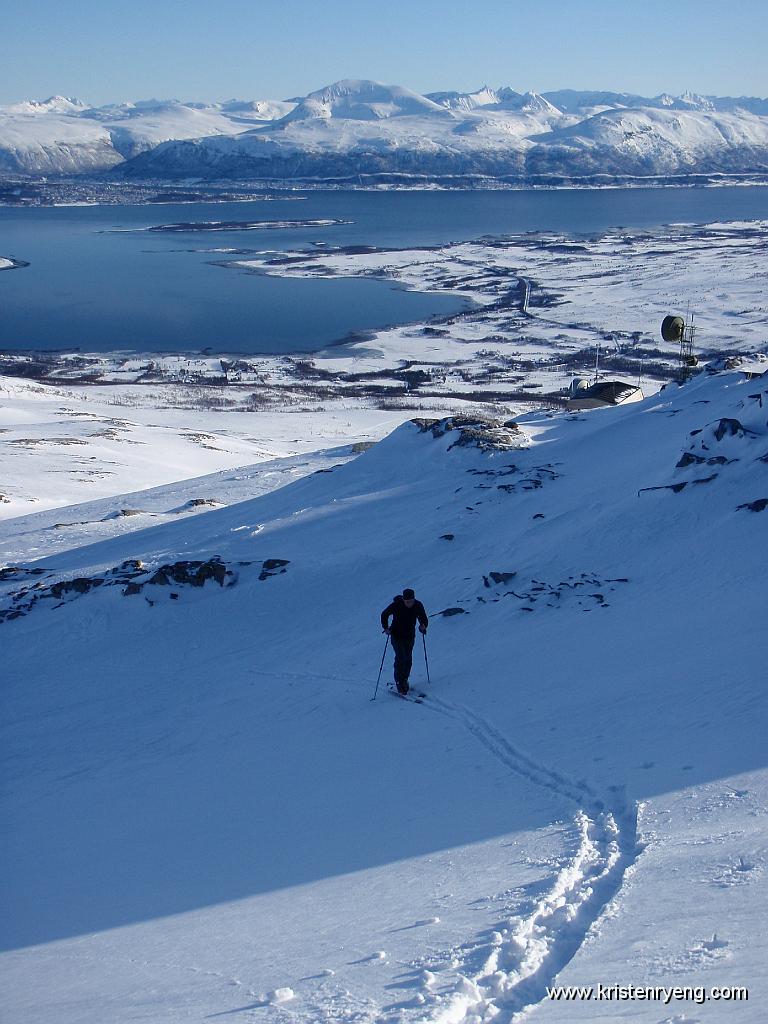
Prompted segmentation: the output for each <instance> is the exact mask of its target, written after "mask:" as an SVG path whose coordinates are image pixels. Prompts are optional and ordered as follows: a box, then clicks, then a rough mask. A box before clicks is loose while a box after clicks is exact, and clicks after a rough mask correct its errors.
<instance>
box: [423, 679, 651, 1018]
mask: <svg viewBox="0 0 768 1024" xmlns="http://www.w3.org/2000/svg"><path fill="white" fill-rule="evenodd" d="M424 706H425V707H427V708H430V709H431V710H433V711H436V712H437V713H439V714H443V715H446V716H447V717H449V718H452V719H454V720H455V721H458V722H459V723H460V724H461V725H463V726H464V727H465V728H466V729H467V730H468V731H469V732H470V733H471V734H472V735H473V736H474V737H475V738H476V739H477V740H478V741H479V742H480V743H481V744H482V745H483V746H484V747H485V748H486V750H487V751H488V752H489V753H490V754H491V755H492V756H493V757H495V758H496V759H497V760H499V761H501V763H502V764H504V765H505V766H506V767H507V768H509V769H510V770H511V771H513V772H514V773H515V774H516V775H519V776H522V777H523V778H526V779H528V780H529V781H530V782H532V783H534V784H535V785H537V786H541V787H543V788H544V789H548V790H550V791H551V792H552V793H555V794H557V795H558V796H561V797H565V798H567V799H568V800H570V801H573V802H575V803H576V804H577V805H578V808H579V809H578V811H577V813H576V815H575V818H574V826H575V831H576V835H577V838H578V847H577V850H576V852H575V854H574V855H573V856H572V857H571V858H570V860H569V861H568V863H567V864H566V865H565V866H564V867H563V868H562V869H561V870H560V872H559V873H558V875H557V877H556V879H555V882H554V885H553V886H552V888H551V890H550V891H549V893H547V894H546V895H545V896H543V897H542V898H541V899H540V900H539V901H538V902H537V904H536V906H535V908H534V910H533V911H532V913H531V914H529V915H528V916H527V917H524V918H511V919H509V921H508V922H507V927H505V928H503V929H501V930H500V931H496V932H493V933H492V934H491V936H490V938H489V939H488V940H487V942H486V943H485V948H484V949H483V950H482V955H483V956H484V961H483V963H482V966H481V968H480V970H479V971H476V972H475V973H473V974H471V975H461V974H460V975H459V980H458V983H456V984H455V986H454V991H453V992H451V993H450V994H448V995H447V996H446V995H440V996H435V997H433V998H434V1005H433V1006H432V1007H431V1008H430V1009H429V1010H428V1011H427V1012H426V1013H425V1012H424V1010H422V1013H421V1015H420V1016H419V1017H418V1018H417V1019H418V1020H419V1021H420V1022H425V1024H426V1022H430V1024H484V1022H486V1021H494V1022H496V1024H500V1022H502V1021H512V1020H519V1019H521V1018H522V1016H523V1015H524V1014H525V1012H526V1011H527V1010H529V1009H531V1008H532V1007H534V1006H536V1005H537V1004H538V1003H540V1002H541V1001H542V1000H543V999H544V998H546V990H547V987H548V986H550V985H552V983H553V982H554V979H555V978H556V977H557V975H558V974H559V973H560V971H561V970H562V969H563V968H564V967H565V966H566V964H567V963H568V962H569V961H570V960H571V959H572V958H573V957H574V956H575V955H576V953H577V952H578V950H579V949H580V948H581V946H582V944H583V943H584V941H585V939H586V938H587V936H588V934H589V933H590V931H591V929H592V927H593V926H594V925H595V924H596V922H597V921H598V919H599V918H600V916H601V915H602V913H603V911H604V910H605V908H606V907H607V905H608V904H609V903H610V901H611V900H612V899H613V898H614V897H615V896H616V894H617V893H618V891H619V889H620V887H621V884H622V882H623V879H624V875H625V873H626V871H627V869H628V868H629V867H630V866H631V865H633V864H634V863H635V862H636V860H637V858H638V856H639V854H640V852H641V846H640V843H639V841H638V836H637V807H636V806H635V807H632V808H628V807H626V806H625V805H624V803H623V802H622V800H621V793H620V791H618V790H617V792H616V794H615V797H616V799H615V801H614V804H615V806H613V807H612V808H609V807H607V806H606V804H605V802H604V801H603V800H601V799H600V798H599V797H598V796H597V795H596V794H595V793H594V792H593V791H592V790H591V788H590V787H589V786H588V784H587V783H586V782H584V781H581V780H578V781H573V780H570V779H568V778H567V777H565V776H564V775H561V774H560V773H559V772H557V771H554V770H552V769H550V768H548V767H547V766H545V765H543V764H539V763H538V762H536V761H534V760H533V759H532V758H531V757H529V756H528V755H527V754H524V753H522V752H521V751H519V750H517V749H516V748H515V747H514V746H513V745H512V744H511V743H510V742H509V741H508V740H507V739H506V737H505V736H503V735H502V733H501V732H499V730H498V729H496V728H495V726H493V725H491V724H490V723H489V722H487V721H486V720H485V719H484V718H482V717H481V716H480V715H479V714H478V713H477V712H475V711H473V710H472V709H470V708H468V707H466V706H463V705H460V704H455V703H452V702H448V701H444V700H441V699H439V698H436V697H434V696H433V695H432V694H428V695H427V697H426V699H425V701H424ZM477 953H478V948H477V947H476V948H475V955H477Z"/></svg>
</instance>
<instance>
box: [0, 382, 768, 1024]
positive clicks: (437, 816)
mask: <svg viewBox="0 0 768 1024" xmlns="http://www.w3.org/2000/svg"><path fill="white" fill-rule="evenodd" d="M766 410H768V377H767V376H766V374H763V375H762V376H761V377H759V378H757V379H748V378H747V377H746V375H745V374H743V373H739V372H724V373H712V374H709V373H703V374H701V375H700V376H698V377H696V378H695V379H694V380H693V381H692V382H690V383H689V384H688V385H686V386H685V387H682V388H679V387H677V386H675V385H670V386H668V387H667V388H666V389H664V390H663V391H662V392H660V393H659V394H658V395H656V396H654V397H653V398H650V399H647V400H646V401H645V402H643V403H639V404H637V405H634V406H631V407H626V408H620V409H613V410H604V411H595V412H590V413H582V414H576V415H573V414H552V413H549V414H547V413H535V414H529V415H527V416H523V417H520V418H519V419H518V420H517V422H516V425H514V424H508V425H507V426H506V427H501V426H496V427H494V426H489V425H487V424H482V423H472V422H462V421H461V420H453V421H442V422H437V423H434V422H431V423H430V422H416V423H406V424H404V425H402V426H401V427H400V428H398V429H397V430H396V431H395V432H394V433H393V434H391V435H390V436H388V437H387V438H386V439H384V440H383V441H381V442H380V443H379V444H377V445H376V446H374V447H373V448H371V449H370V450H368V451H366V452H365V453H363V454H362V455H360V456H359V458H356V459H353V460H352V461H348V462H346V463H345V464H344V465H342V466H339V467H338V468H336V469H334V470H333V471H332V472H330V473H322V474H319V475H318V474H315V475H311V476H307V477H305V478H304V479H302V480H299V481H296V482H293V483H291V484H289V485H288V486H286V487H283V488H281V489H278V490H273V491H271V493H268V494H263V495H262V496H260V497H255V498H253V499H251V500H246V501H240V502H239V503H237V504H234V505H231V506H230V507H228V508H221V509H217V510H212V511H206V512H203V513H201V514H199V515H197V516H196V517H195V518H194V519H191V520H190V519H189V518H181V517H176V518H175V520H174V521H172V522H165V523H163V524H162V525H158V526H155V527H152V528H149V529H146V530H143V531H141V532H136V533H133V534H131V535H130V536H111V537H109V538H108V539H103V540H101V541H98V542H93V538H92V537H91V538H89V543H88V544H86V546H83V547H75V546H72V547H68V548H67V549H66V550H58V551H57V550H56V549H55V548H53V547H51V548H48V549H46V546H45V540H44V535H43V534H41V533H38V534H37V537H38V541H39V547H37V549H36V550H35V551H30V552H29V555H28V556H27V557H26V558H24V559H19V560H18V563H17V564H16V566H15V567H14V568H6V569H5V570H3V571H2V572H0V579H1V580H2V582H1V583H0V587H1V588H2V589H1V594H2V597H1V599H0V600H1V602H2V603H1V608H2V612H3V615H4V618H5V621H3V622H2V623H1V624H0V630H2V636H3V652H4V667H5V673H4V676H5V686H4V693H3V699H4V703H5V709H4V712H5V713H4V716H3V719H4V722H5V726H4V733H5V735H4V739H3V743H2V749H3V751H4V752H5V757H6V758H7V762H6V770H5V778H6V791H7V792H6V796H5V810H4V814H5V817H6V820H7V822H8V823H9V825H10V828H9V829H8V830H7V831H8V841H7V843H6V846H5V852H4V858H5V865H4V870H3V876H4V877H5V878H9V879H11V885H10V886H9V891H8V893H7V899H6V902H7V912H6V914H5V915H4V918H3V924H2V937H3V943H4V947H5V949H6V950H7V952H6V953H5V954H4V955H3V957H2V971H3V976H4V981H3V985H4V993H5V998H4V1002H5V1005H6V1012H7V1013H8V1015H9V1019H11V1020H13V1021H15V1022H19V1024H22V1022H23V1024H43V1022H45V1024H49V1022H50V1021H51V1020H56V1021H57V1022H59V1024H74V1022H75V1021H77V1022H78V1024H91V1022H92V1024H103V1022H104V1021H109V1022H110V1024H123V1022H128V1021H133V1022H135V1021H146V1022H148V1024H149V1022H151V1024H170V1022H174V1024H175V1022H181V1021H188V1020H191V1019H195V1020H200V1019H214V1018H217V1019H218V1018H219V1017H221V1018H226V1019H232V1020H238V1019H239V1020H244V1021H245V1020H248V1021H254V1022H256V1021H263V1022H270V1024H273V1022H274V1024H277V1022H282V1024H286V1022H296V1024H298V1022H301V1024H318V1022H344V1021H347V1022H353V1021H354V1022H357V1024H364V1022H371V1024H373V1022H385V1021H386V1022H390V1024H395V1022H399V1024H406V1022H416V1021H419V1022H431V1024H437V1022H442V1024H449V1022H453V1024H460V1022H465V1024H469V1022H474V1024H478V1022H490V1021H494V1022H497V1024H498V1022H509V1021H511V1020H512V1019H514V1020H516V1021H519V1020H524V1019H525V1020H527V1019H530V1020H541V1021H550V1022H566V1021H567V1022H568V1024H572V1022H574V1021H575V1022H578V1021H596V1020H604V1021H616V1020H619V1019H621V1020H631V1021H633V1022H641V1024H658V1022H660V1021H662V1020H664V1021H667V1022H670V1021H680V1022H682V1021H684V1020H685V1021H689V1020H690V1021H699V1022H701V1024H709V1022H722V1021H726V1020H731V1019H733V1020H739V1021H742V1022H750V1024H752V1022H754V1024H757V1022H758V1021H761V1020H762V1017H763V1012H764V1011H763V1007H764V1005H765V1000H766V998H768V992H767V991H766V981H765V972H764V964H765V961H766V954H767V953H768V949H767V948H766V933H765V927H764V911H763V907H764V906H765V885H766V865H767V864H768V852H767V851H768V846H767V840H766V835H767V833H766V829H767V828H768V767H767V766H766V763H765V735H766V710H767V706H768V696H767V695H766V688H765V683H764V675H765V672H764V666H765V664H766V656H767V654H768V652H767V651H766V645H765V630H764V588H765V584H764V576H765V564H766V554H767V553H768V544H767V542H766V537H768V534H766V528H765V525H766V524H765V521H764V520H765V517H766V515H768V412H767V411H766ZM169 496H170V494H169ZM217 559H218V561H217ZM206 580H207V581H206ZM404 586H413V587H414V588H415V589H416V591H417V594H418V596H419V597H420V598H421V599H422V600H423V601H424V602H425V604H426V607H427V610H428V612H429V613H430V615H431V623H430V628H429V632H428V634H427V644H428V652H429V667H430V671H431V685H429V686H427V685H426V673H425V668H424V659H423V656H422V651H421V648H420V647H417V648H416V651H415V653H416V656H417V657H416V661H415V664H416V668H415V670H414V674H413V677H412V680H413V682H414V683H415V684H417V685H418V687H419V688H422V687H423V688H425V689H426V692H427V697H426V699H425V701H424V702H423V703H422V704H417V703H412V702H411V703H408V702H404V701H400V700H397V699H395V698H393V697H391V696H390V695H389V694H388V693H387V692H386V690H385V689H384V683H385V682H386V679H387V677H388V676H389V673H390V665H389V663H388V659H386V660H387V663H386V665H385V672H384V679H383V681H382V688H381V689H380V691H379V698H378V699H377V700H376V701H375V702H371V700H370V698H371V696H372V695H373V690H374V684H375V682H376V674H377V671H378V668H379V663H380V659H381V656H382V650H383V646H384V645H383V638H382V635H381V632H380V628H379V625H378V614H379V611H380V610H381V608H383V607H384V606H385V604H387V603H388V602H389V600H390V599H391V597H392V595H393V593H396V592H399V591H400V590H401V589H402V588H403V587H404ZM553 984H557V985H580V986H595V992H596V991H597V988H596V987H597V986H598V985H599V984H603V985H610V984H623V985H635V986H641V987H642V988H643V992H644V993H646V994H645V998H642V999H638V1000H636V1001H627V1000H623V1001H622V1000H620V999H619V998H618V997H614V998H611V997H610V996H607V997H606V996H604V997H603V998H602V999H598V997H597V996H596V995H593V997H592V999H589V998H587V997H586V996H584V997H583V998H576V999H565V998H561V999H552V998H549V997H548V994H547V989H548V987H551V986H552V985H553ZM674 987H677V991H675V990H674ZM699 987H700V988H699ZM715 987H717V989H718V992H717V995H715V994H714V989H715ZM722 987H727V988H728V989H729V993H728V994H729V995H730V996H733V992H732V991H731V990H732V989H739V988H741V987H746V988H747V989H748V992H749V998H748V1001H744V998H743V996H742V997H741V999H740V1001H739V1004H738V1005H734V1002H732V1001H723V1000H722V998H721V993H720V991H719V989H720V988H722ZM648 991H653V992H654V993H655V995H651V996H648V995H647V992H648Z"/></svg>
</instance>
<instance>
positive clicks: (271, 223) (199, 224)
mask: <svg viewBox="0 0 768 1024" xmlns="http://www.w3.org/2000/svg"><path fill="white" fill-rule="evenodd" d="M352 223H353V222H352V221H351V220H338V219H336V218H318V219H317V220H204V221H191V222H189V223H181V224H156V225H154V226H153V227H150V228H147V229H146V230H147V231H167V232H186V231H269V230H275V229H277V228H327V227H332V226H333V225H335V224H352Z"/></svg>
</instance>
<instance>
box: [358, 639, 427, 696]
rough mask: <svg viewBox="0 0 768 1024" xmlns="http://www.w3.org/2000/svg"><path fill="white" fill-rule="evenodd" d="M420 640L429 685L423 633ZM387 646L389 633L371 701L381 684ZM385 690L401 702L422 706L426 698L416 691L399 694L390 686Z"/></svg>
mask: <svg viewBox="0 0 768 1024" xmlns="http://www.w3.org/2000/svg"><path fill="white" fill-rule="evenodd" d="M421 640H422V643H423V644H424V665H425V666H426V669H427V682H428V683H429V684H431V683H432V680H431V679H430V678H429V658H428V657H427V638H426V636H425V635H424V632H422V634H421ZM388 645H389V633H387V639H386V640H385V641H384V653H383V654H382V656H381V664H380V665H379V676H378V679H377V680H376V689H375V690H374V691H373V696H372V697H371V700H376V694H377V693H378V692H379V683H380V682H381V672H382V669H383V668H384V659H385V658H386V656H387V647H388ZM387 689H388V690H389V692H390V693H391V694H393V696H395V697H399V698H400V699H401V700H410V701H412V702H413V703H414V704H423V703H424V698H425V697H426V693H421V692H420V691H418V690H410V691H409V692H408V693H400V692H399V691H398V690H394V689H392V686H391V685H388V686H387Z"/></svg>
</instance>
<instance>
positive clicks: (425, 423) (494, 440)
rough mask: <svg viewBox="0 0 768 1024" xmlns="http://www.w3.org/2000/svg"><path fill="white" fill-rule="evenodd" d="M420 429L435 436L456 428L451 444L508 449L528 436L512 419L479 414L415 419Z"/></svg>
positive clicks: (524, 440) (453, 445) (489, 449)
mask: <svg viewBox="0 0 768 1024" xmlns="http://www.w3.org/2000/svg"><path fill="white" fill-rule="evenodd" d="M411 423H413V424H415V425H416V426H417V427H418V428H419V430H420V431H421V432H422V433H425V432H429V433H431V434H432V436H433V437H434V438H438V437H444V436H445V434H447V433H449V432H450V431H455V432H456V439H455V440H454V441H453V443H452V444H451V445H450V447H449V449H448V450H449V451H450V449H451V448H456V447H459V448H466V447H474V448H479V449H480V450H481V451H507V450H508V449H510V448H523V447H525V446H526V444H527V439H526V437H525V435H524V434H523V432H522V431H521V430H520V428H519V427H518V425H517V424H516V423H515V422H514V420H506V421H502V420H495V419H483V418H482V417H478V416H466V415H458V416H448V417H446V418H445V419H441V420H430V419H414V420H411Z"/></svg>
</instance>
